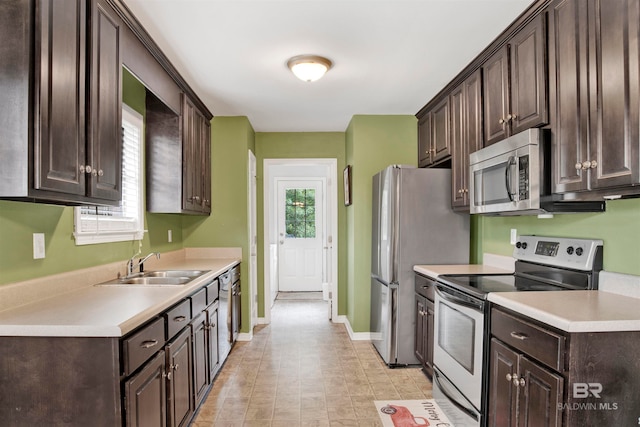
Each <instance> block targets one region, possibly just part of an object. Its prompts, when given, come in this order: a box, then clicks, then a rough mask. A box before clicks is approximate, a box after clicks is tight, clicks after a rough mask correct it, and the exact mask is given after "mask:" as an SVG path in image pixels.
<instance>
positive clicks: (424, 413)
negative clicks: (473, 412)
mask: <svg viewBox="0 0 640 427" xmlns="http://www.w3.org/2000/svg"><path fill="white" fill-rule="evenodd" d="M373 403H374V404H375V405H376V409H377V410H378V415H379V416H380V419H381V420H382V425H383V426H384V427H400V426H415V427H419V426H453V424H451V423H450V422H449V419H448V418H447V417H446V415H444V413H443V412H442V409H440V407H439V406H438V404H437V403H436V402H435V401H434V400H433V399H427V400H376V401H374V402H373Z"/></svg>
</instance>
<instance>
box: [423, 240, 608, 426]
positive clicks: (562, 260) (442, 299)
mask: <svg viewBox="0 0 640 427" xmlns="http://www.w3.org/2000/svg"><path fill="white" fill-rule="evenodd" d="M602 251H603V242H602V241H601V240H585V239H570V238H558V237H542V236H520V238H519V240H518V242H517V243H516V245H515V248H514V251H513V257H514V258H515V259H516V262H515V273H514V274H510V275H442V276H439V277H438V283H437V284H436V287H435V288H436V291H435V300H434V301H435V332H434V350H433V364H434V375H433V395H434V398H435V399H436V401H437V402H438V404H439V405H440V406H441V407H442V408H443V410H444V411H445V412H447V416H448V417H449V418H450V420H451V421H452V422H453V424H454V425H455V426H456V427H460V426H463V427H464V426H483V425H485V424H486V418H487V417H486V415H487V414H486V408H487V401H486V398H485V397H486V396H487V394H488V393H487V387H488V375H487V374H488V357H489V350H488V347H489V345H488V343H489V331H490V328H489V317H490V316H489V302H488V301H487V296H488V294H489V293H490V292H520V291H569V290H585V289H597V287H598V273H599V271H600V270H602Z"/></svg>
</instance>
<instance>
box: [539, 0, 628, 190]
mask: <svg viewBox="0 0 640 427" xmlns="http://www.w3.org/2000/svg"><path fill="white" fill-rule="evenodd" d="M638 14H639V5H638V2H636V1H627V0H615V1H609V2H606V3H603V2H601V1H597V0H590V1H589V2H588V3H586V7H585V2H583V1H579V0H556V1H554V2H553V3H552V4H551V5H550V6H549V9H548V16H549V38H550V39H549V68H550V71H551V72H550V89H551V90H550V95H551V96H550V101H551V102H550V108H551V128H552V148H553V165H552V171H553V182H554V192H557V193H564V192H580V191H584V190H606V189H616V188H619V187H622V186H629V185H633V184H637V183H640V166H639V164H638V154H639V153H638V150H639V145H640V143H639V140H640V135H639V133H638V132H639V125H640V124H639V103H638V99H640V77H639V71H638V70H639V67H640V61H639V56H638V37H639V34H640V25H639V23H638V19H637V16H638ZM613 192H614V193H615V192H616V191H615V190H613Z"/></svg>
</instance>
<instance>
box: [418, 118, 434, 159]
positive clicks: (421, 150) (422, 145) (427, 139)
mask: <svg viewBox="0 0 640 427" xmlns="http://www.w3.org/2000/svg"><path fill="white" fill-rule="evenodd" d="M430 163H431V113H430V112H427V113H426V114H425V115H424V116H422V117H421V118H420V119H418V166H420V167H421V168H423V167H425V166H428V165H429V164H430Z"/></svg>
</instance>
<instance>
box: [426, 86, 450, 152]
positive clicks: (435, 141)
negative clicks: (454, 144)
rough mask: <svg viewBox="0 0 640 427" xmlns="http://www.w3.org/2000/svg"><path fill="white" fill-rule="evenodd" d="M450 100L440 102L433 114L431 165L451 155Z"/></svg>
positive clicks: (434, 108)
mask: <svg viewBox="0 0 640 427" xmlns="http://www.w3.org/2000/svg"><path fill="white" fill-rule="evenodd" d="M449 102H450V99H449V97H447V98H445V99H443V100H442V101H440V102H439V103H438V104H437V105H436V106H435V107H433V110H432V112H431V117H432V122H431V149H432V152H431V153H432V156H431V163H435V162H438V161H440V160H442V159H444V158H446V157H449V156H450V155H451V126H450V114H451V112H450V105H449Z"/></svg>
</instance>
